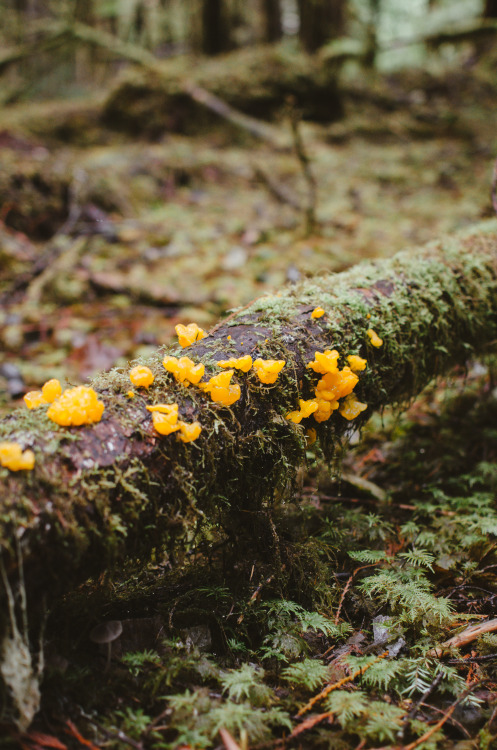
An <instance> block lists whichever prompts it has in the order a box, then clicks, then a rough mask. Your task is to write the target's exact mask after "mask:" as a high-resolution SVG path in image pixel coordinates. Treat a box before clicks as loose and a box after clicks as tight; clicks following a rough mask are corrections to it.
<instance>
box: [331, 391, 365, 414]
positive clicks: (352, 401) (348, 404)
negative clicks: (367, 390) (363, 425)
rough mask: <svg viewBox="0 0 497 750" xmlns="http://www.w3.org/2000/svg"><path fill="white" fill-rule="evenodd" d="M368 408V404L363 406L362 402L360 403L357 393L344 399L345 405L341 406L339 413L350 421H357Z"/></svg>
mask: <svg viewBox="0 0 497 750" xmlns="http://www.w3.org/2000/svg"><path fill="white" fill-rule="evenodd" d="M367 408H368V405H367V404H363V403H362V402H361V401H358V399H357V396H356V395H355V393H351V394H350V396H347V398H346V399H344V401H343V403H342V404H341V405H340V408H339V410H338V412H339V414H341V415H342V417H345V419H349V420H350V419H355V418H356V417H357V416H359V414H360V413H361V411H364V410H365V409H367Z"/></svg>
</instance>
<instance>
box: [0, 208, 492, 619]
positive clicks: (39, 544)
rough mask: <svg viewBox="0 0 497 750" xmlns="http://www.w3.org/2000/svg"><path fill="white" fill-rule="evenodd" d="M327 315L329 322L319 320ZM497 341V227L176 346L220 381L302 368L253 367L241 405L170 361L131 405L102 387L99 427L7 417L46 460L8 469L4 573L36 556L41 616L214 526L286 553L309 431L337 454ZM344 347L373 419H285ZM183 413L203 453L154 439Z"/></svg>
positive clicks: (242, 314)
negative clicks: (373, 338) (281, 505)
mask: <svg viewBox="0 0 497 750" xmlns="http://www.w3.org/2000/svg"><path fill="white" fill-rule="evenodd" d="M318 306H320V307H322V308H323V309H324V310H325V311H326V314H325V315H324V316H323V317H321V318H318V319H313V318H311V312H312V311H313V310H314V308H316V307H318ZM370 328H372V329H374V331H376V333H377V334H378V335H379V336H381V337H382V339H383V341H384V344H383V346H381V347H380V348H374V347H373V346H372V345H371V342H370V339H369V337H368V335H367V330H368V329H370ZM496 339H497V221H496V220H493V221H490V222H487V223H484V224H481V225H478V226H476V227H474V228H472V229H471V230H465V231H463V232H460V233H458V234H456V235H454V236H453V237H449V238H446V239H444V240H441V241H438V242H433V243H431V244H429V245H427V246H426V247H424V248H422V249H417V250H415V251H411V252H404V253H400V254H398V255H397V256H396V257H394V258H393V259H391V260H383V261H378V262H376V263H372V264H371V263H362V264H360V265H358V266H356V267H355V268H353V269H351V270H349V271H347V272H345V273H342V274H336V275H328V276H320V277H315V278H313V279H311V280H308V281H305V282H304V283H302V284H301V285H300V286H293V287H287V288H285V289H283V290H282V291H281V292H279V293H278V294H275V295H272V296H267V297H262V298H260V299H259V300H256V301H255V302H253V303H252V304H251V305H249V306H247V307H246V308H243V309H241V310H240V311H238V312H236V313H234V314H233V315H232V316H230V317H229V318H228V319H227V320H226V321H224V322H221V323H220V324H219V325H218V326H216V327H215V328H214V329H213V330H212V331H211V332H210V333H209V335H208V336H207V338H205V339H203V340H202V341H201V342H198V343H196V344H194V345H192V346H191V347H189V348H188V349H185V350H181V349H180V348H179V346H173V347H172V349H171V350H170V352H169V353H170V354H174V355H177V356H182V355H185V354H186V355H188V356H189V357H191V358H192V359H193V360H194V361H195V362H203V363H204V364H205V367H206V377H209V375H211V374H214V373H217V372H219V371H220V370H219V368H218V367H216V364H215V363H216V362H217V361H218V360H220V359H225V358H227V357H232V356H240V355H242V354H251V356H252V357H253V358H254V359H255V358H256V357H262V358H264V359H284V360H285V361H286V366H285V367H284V370H283V371H282V373H281V375H280V376H279V378H278V380H277V381H276V383H275V384H274V385H269V386H268V385H263V384H261V383H260V382H259V381H258V379H257V378H256V376H255V374H253V372H252V371H251V372H249V373H248V374H243V373H238V371H237V374H236V380H237V381H238V382H239V383H240V386H241V394H242V395H241V398H240V400H239V401H237V402H236V403H235V404H234V405H233V406H232V407H230V408H226V407H223V406H221V405H219V404H216V403H213V402H212V401H211V400H210V398H209V396H208V395H207V394H205V393H204V392H203V391H201V390H200V389H198V388H197V387H196V386H194V385H191V386H190V387H188V388H186V387H184V386H183V385H180V384H178V383H176V382H175V381H174V380H173V377H172V376H171V375H170V374H169V373H166V371H165V370H164V368H163V366H162V358H163V352H157V354H156V355H155V356H153V357H152V358H151V359H150V360H149V361H148V362H147V364H148V366H149V367H150V368H151V369H152V371H153V372H154V373H155V381H154V383H153V384H152V386H150V388H149V389H148V390H147V391H145V390H144V389H142V390H141V392H140V393H139V394H137V395H136V397H135V398H132V399H130V398H128V397H127V395H126V394H127V391H128V390H129V388H130V387H131V384H130V381H129V376H128V372H127V371H124V370H112V371H110V372H108V373H103V374H101V375H100V376H98V377H97V378H96V379H95V381H94V382H93V387H94V388H95V389H96V390H97V391H98V393H99V394H100V398H101V400H103V401H104V403H105V411H104V414H103V418H102V420H101V421H100V422H99V423H98V424H95V425H92V426H83V427H79V428H78V427H73V428H66V427H58V426H57V425H55V424H54V423H53V422H51V421H49V419H48V418H47V417H46V416H45V408H44V407H41V408H38V409H36V410H34V411H28V410H27V409H25V408H23V409H20V410H18V411H16V412H14V413H13V414H12V415H11V416H9V417H7V418H5V419H3V420H2V421H1V422H0V442H1V441H17V442H19V443H20V444H21V445H22V447H23V449H28V448H29V449H31V450H33V451H34V453H35V456H36V465H35V468H34V470H33V471H20V472H11V471H9V470H7V469H5V468H0V544H1V549H2V556H1V563H2V565H3V566H4V567H5V570H6V573H7V575H8V576H9V579H10V581H11V583H12V587H13V588H14V587H15V585H16V584H17V581H18V580H19V574H20V571H19V562H20V561H21V560H22V563H23V567H24V579H25V583H26V591H27V595H28V607H29V606H30V605H31V606H30V612H31V616H32V617H36V616H37V615H36V603H37V602H40V601H41V600H42V599H43V597H46V598H47V600H48V602H50V601H51V600H53V599H54V597H57V596H59V595H60V594H62V593H64V592H66V591H68V590H69V589H70V588H71V587H72V586H74V585H75V584H76V583H78V582H80V581H83V580H85V579H87V578H88V577H90V576H94V575H98V574H100V573H101V572H102V571H104V570H105V569H107V568H109V567H111V566H112V565H116V564H117V563H119V564H121V563H122V561H123V560H124V559H125V558H130V557H135V558H140V559H146V558H147V557H148V556H149V555H150V553H151V551H152V550H153V549H160V550H165V552H166V553H167V554H168V555H169V556H170V559H174V556H175V555H176V554H178V553H179V552H180V551H181V550H182V549H184V548H185V547H186V546H188V544H190V543H191V541H189V540H191V539H192V536H194V535H195V534H198V533H200V531H201V529H202V528H203V526H204V524H211V525H215V526H218V527H219V528H221V529H222V530H223V532H224V533H225V535H226V537H227V538H230V535H231V537H232V538H236V540H237V542H236V543H237V545H238V546H237V550H236V551H237V552H238V553H239V554H242V550H243V549H244V544H245V545H248V546H249V547H250V545H252V546H253V545H260V547H261V548H263V549H264V548H265V549H266V552H267V554H268V555H269V556H270V555H271V554H272V551H271V539H270V531H269V532H268V514H270V510H271V506H272V504H273V503H274V501H275V498H277V497H279V498H281V496H282V494H285V493H287V494H288V493H289V491H290V489H291V487H292V484H293V482H294V480H295V478H296V475H297V471H298V469H299V467H301V466H302V464H303V463H304V462H305V457H306V450H308V448H307V446H306V440H305V432H304V430H305V428H307V427H313V428H315V429H316V431H317V435H318V445H319V449H320V450H321V451H322V452H323V454H324V456H325V457H326V458H330V457H331V456H332V455H333V454H334V451H335V449H336V446H337V444H338V443H339V442H340V440H341V439H342V438H343V436H344V435H346V433H347V431H350V429H351V428H353V429H355V428H356V427H357V426H358V424H362V423H364V421H366V420H367V418H368V417H369V416H370V415H371V413H372V412H374V411H375V410H377V409H380V408H381V407H383V406H384V405H386V404H392V403H399V402H403V401H404V400H407V399H409V398H411V397H412V396H414V395H415V394H416V393H418V392H419V391H420V390H421V389H422V388H423V387H424V386H425V385H426V384H427V383H428V382H429V381H430V380H431V379H432V378H433V377H434V376H435V375H437V374H438V373H441V372H443V371H445V370H447V368H448V367H449V366H451V365H453V364H454V363H460V364H463V363H464V362H465V361H466V360H467V359H468V357H471V356H473V355H474V354H476V353H481V352H482V351H483V350H484V349H485V348H486V347H488V346H489V345H490V344H492V343H493V342H495V340H496ZM332 348H336V349H337V350H338V351H339V353H340V363H341V364H342V365H345V364H346V359H345V358H346V357H347V356H348V355H349V354H359V355H360V356H363V357H365V358H366V359H367V361H368V366H367V369H366V370H365V372H364V373H361V377H360V381H359V384H358V385H357V387H356V392H357V395H358V397H359V398H360V400H361V401H363V402H366V403H367V404H368V409H367V411H366V412H364V413H363V414H362V415H361V416H360V417H358V418H357V419H356V420H355V421H353V422H348V421H346V420H345V419H344V418H343V417H342V416H340V415H339V414H338V413H337V412H333V415H332V417H331V419H329V420H328V421H326V422H322V423H321V424H317V423H316V422H315V421H314V420H313V418H312V416H311V417H309V418H308V419H307V420H304V422H303V424H302V425H296V424H294V423H293V422H290V421H288V420H287V419H286V418H285V415H286V414H287V413H288V412H289V411H290V410H292V409H295V408H297V407H298V399H299V398H303V399H309V398H311V397H312V396H313V392H314V388H315V385H316V382H317V380H318V378H319V377H320V376H318V375H316V374H315V373H314V372H313V371H312V370H311V369H309V368H307V367H306V364H307V363H308V362H309V361H311V360H312V359H313V358H314V353H315V351H317V350H319V351H323V350H325V349H332ZM172 402H176V403H177V404H178V405H179V414H180V418H181V419H183V420H184V421H187V422H193V421H199V422H200V424H201V425H202V433H201V435H200V437H199V438H198V440H196V441H195V442H192V443H188V444H183V443H181V442H180V441H178V440H177V439H176V435H175V434H171V435H168V436H160V435H158V434H157V433H156V431H155V430H154V428H153V426H152V420H151V415H150V413H149V411H147V409H146V405H147V404H157V403H172ZM0 588H1V584H0ZM0 596H2V597H3V596H4V593H2V594H0ZM4 610H5V608H3V609H2V607H1V606H0V612H2V611H3V612H4V616H6V615H5V611H4ZM38 614H39V613H38ZM3 625H4V626H5V625H6V623H5V622H4V623H3Z"/></svg>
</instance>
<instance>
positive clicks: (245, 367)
mask: <svg viewBox="0 0 497 750" xmlns="http://www.w3.org/2000/svg"><path fill="white" fill-rule="evenodd" d="M217 365H218V367H234V368H235V369H236V370H241V371H242V372H248V371H249V370H250V368H251V367H252V357H251V356H250V354H245V355H244V356H243V357H238V359H235V357H231V359H220V360H219V362H218V363H217Z"/></svg>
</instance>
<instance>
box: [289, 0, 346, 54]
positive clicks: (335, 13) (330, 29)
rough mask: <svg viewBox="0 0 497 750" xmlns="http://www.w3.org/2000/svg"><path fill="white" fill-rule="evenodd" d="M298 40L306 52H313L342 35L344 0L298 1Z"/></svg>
mask: <svg viewBox="0 0 497 750" xmlns="http://www.w3.org/2000/svg"><path fill="white" fill-rule="evenodd" d="M298 7H299V16H300V27H299V38H300V41H301V43H302V46H303V47H304V49H306V50H307V52H315V51H316V50H317V49H319V47H322V46H323V44H325V43H326V42H329V41H330V40H331V39H335V38H336V37H339V36H341V35H342V33H343V29H344V20H345V0H298Z"/></svg>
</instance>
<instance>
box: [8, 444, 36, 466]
mask: <svg viewBox="0 0 497 750" xmlns="http://www.w3.org/2000/svg"><path fill="white" fill-rule="evenodd" d="M34 465H35V454H34V453H33V451H24V452H23V450H22V448H21V446H20V445H19V443H0V466H4V467H5V468H6V469H10V470H11V471H22V470H23V469H27V470H28V471H31V469H33V468H34Z"/></svg>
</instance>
